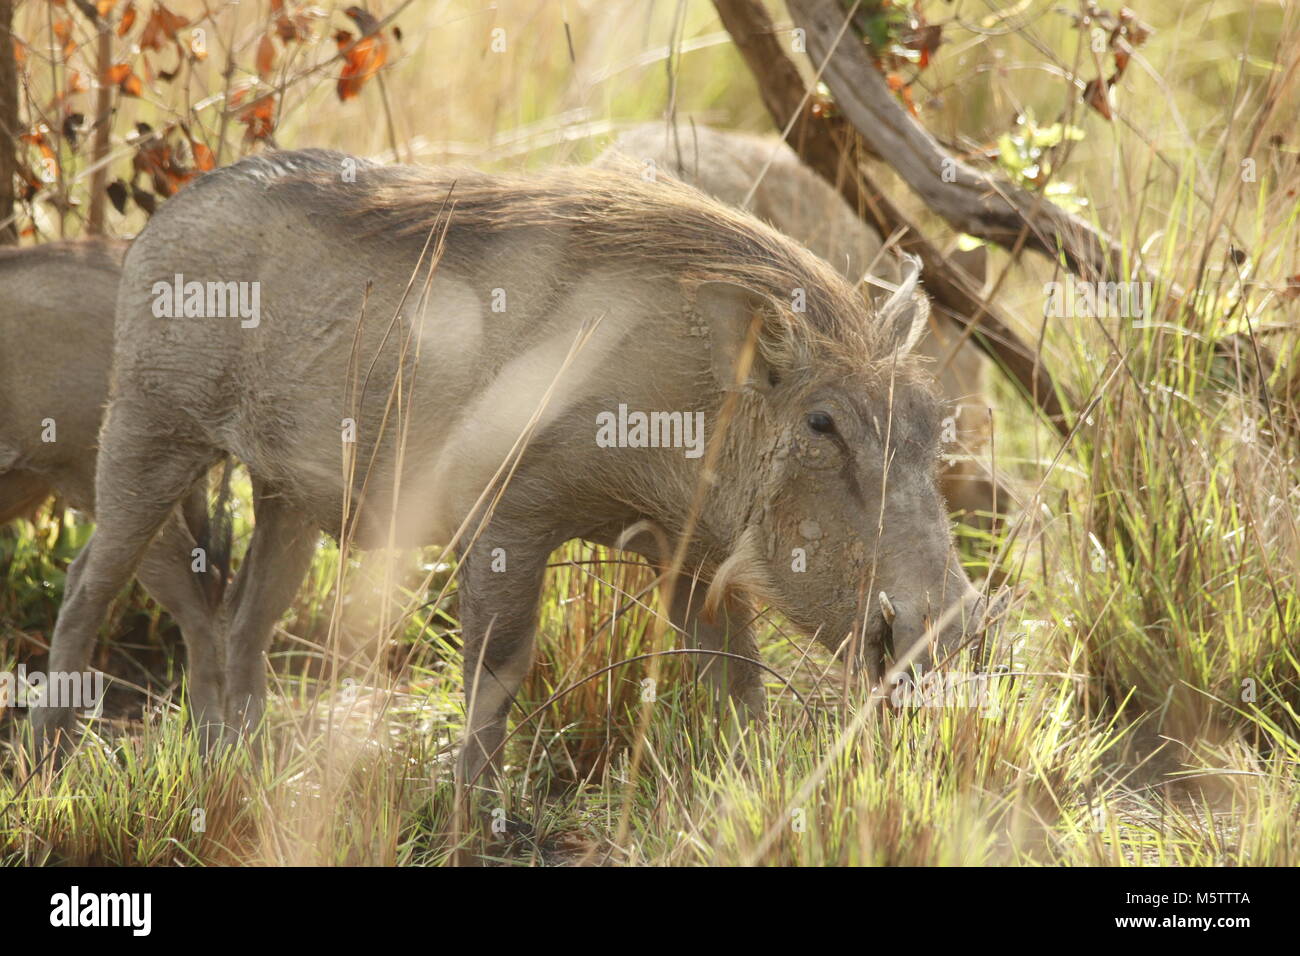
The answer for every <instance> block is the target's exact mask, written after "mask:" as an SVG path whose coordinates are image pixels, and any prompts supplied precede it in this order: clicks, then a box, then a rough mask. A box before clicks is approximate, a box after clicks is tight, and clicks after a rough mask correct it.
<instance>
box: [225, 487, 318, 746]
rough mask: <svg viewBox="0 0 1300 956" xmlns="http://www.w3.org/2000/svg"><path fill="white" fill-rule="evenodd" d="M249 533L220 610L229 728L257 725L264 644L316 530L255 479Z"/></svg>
mask: <svg viewBox="0 0 1300 956" xmlns="http://www.w3.org/2000/svg"><path fill="white" fill-rule="evenodd" d="M253 497H254V500H253V508H254V511H253V513H254V522H255V523H254V525H253V539H252V541H251V542H250V544H249V547H248V554H247V555H246V556H245V558H244V563H243V565H242V566H241V567H240V569H239V572H238V573H237V574H236V575H235V580H234V583H233V584H232V585H231V586H230V588H229V589H228V590H227V592H226V598H225V604H224V607H223V613H222V615H221V617H222V620H223V622H224V623H225V624H226V625H227V631H226V641H225V645H226V661H225V668H226V675H225V685H226V686H225V693H226V701H225V710H226V723H227V725H228V730H229V731H230V732H232V733H234V734H247V733H250V732H251V731H253V730H256V729H257V726H258V725H259V724H260V723H261V720H262V714H263V713H264V712H265V710H266V649H267V647H268V646H269V645H270V643H271V633H272V631H273V629H274V628H275V622H276V621H278V620H279V619H280V615H282V614H283V613H284V611H285V609H286V608H287V607H288V606H289V604H290V603H291V602H292V601H293V596H294V595H295V594H297V593H298V587H299V586H300V585H301V584H302V579H303V577H304V576H305V575H306V574H307V569H308V568H309V567H310V566H311V561H312V557H313V556H314V555H315V553H316V541H317V539H318V538H319V537H320V531H319V529H318V528H317V527H316V525H314V524H312V522H311V521H310V520H309V519H308V518H307V517H306V516H305V515H303V514H302V513H301V512H300V511H298V510H297V509H295V508H293V507H291V506H290V505H289V504H287V503H286V502H285V501H284V500H283V499H281V498H279V497H277V496H276V495H274V494H272V493H269V492H268V491H267V490H266V489H265V488H264V487H262V486H260V485H259V484H258V483H257V482H256V481H254V488H253Z"/></svg>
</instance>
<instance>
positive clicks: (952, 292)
mask: <svg viewBox="0 0 1300 956" xmlns="http://www.w3.org/2000/svg"><path fill="white" fill-rule="evenodd" d="M714 6H715V7H717V10H718V15H719V16H720V17H721V19H722V23H723V26H725V27H726V28H727V32H728V33H730V34H731V38H732V40H733V41H734V42H735V44H736V48H737V49H738V50H739V51H740V54H741V56H742V57H743V58H744V60H745V63H746V64H747V65H748V66H749V69H750V71H751V72H752V73H753V75H754V79H755V81H756V82H757V83H758V87H759V93H760V95H761V96H762V98H763V104H764V105H765V106H766V107H767V109H768V112H769V113H771V114H772V118H773V120H774V121H775V122H776V125H777V126H778V127H779V128H780V129H785V128H786V127H787V125H789V126H790V129H789V134H788V136H787V140H788V141H789V143H790V145H791V146H792V147H793V148H794V150H795V151H796V152H797V153H798V154H799V156H800V158H801V159H803V161H804V162H805V163H807V164H808V165H809V166H810V167H811V168H812V169H814V170H816V171H817V172H818V173H820V174H821V175H822V177H823V178H825V179H826V180H827V181H828V182H830V183H831V184H832V185H834V186H835V187H836V188H837V189H838V190H839V191H840V193H841V195H843V196H844V198H845V200H846V201H847V202H848V204H849V205H850V206H851V207H853V208H854V209H856V210H857V211H858V213H859V215H861V216H863V218H864V219H865V220H866V221H867V222H869V223H870V224H871V225H873V226H874V227H875V229H876V231H877V232H879V233H880V234H881V235H882V236H885V237H889V236H893V235H900V236H901V237H902V238H901V240H900V241H899V243H898V246H899V248H900V249H902V250H904V251H907V252H910V253H912V254H914V255H916V256H918V257H919V258H920V259H921V265H922V268H923V275H924V276H925V287H926V291H927V292H928V293H929V294H930V297H931V298H932V299H933V300H934V301H935V303H936V304H937V305H938V306H939V311H940V312H942V313H943V314H945V315H947V316H948V317H949V318H951V319H952V320H953V321H955V322H956V323H957V324H958V325H960V326H962V327H963V328H964V329H965V330H966V334H968V335H970V336H971V337H972V338H973V339H974V340H975V342H976V344H977V345H979V346H980V348H982V349H983V350H984V351H985V352H986V353H987V354H988V355H989V357H990V358H992V359H993V360H994V361H995V362H996V363H997V364H998V365H999V366H1000V367H1001V368H1002V369H1003V371H1004V372H1005V373H1006V374H1007V375H1008V376H1010V378H1011V379H1012V380H1013V381H1015V382H1016V383H1017V384H1018V385H1019V386H1020V387H1021V388H1022V389H1023V391H1024V393H1025V396H1026V397H1027V398H1028V399H1029V401H1031V402H1032V403H1033V405H1034V406H1035V407H1036V408H1038V409H1039V410H1041V411H1042V413H1043V414H1044V415H1045V416H1046V418H1047V420H1048V421H1049V422H1050V423H1051V424H1052V425H1053V426H1054V427H1055V428H1056V430H1057V431H1058V432H1060V433H1061V434H1062V435H1066V434H1068V433H1069V431H1070V427H1069V423H1068V422H1067V421H1066V418H1065V413H1064V411H1063V409H1062V399H1064V400H1065V402H1066V404H1069V405H1071V406H1072V405H1073V403H1072V402H1071V401H1070V399H1069V397H1068V396H1067V395H1066V394H1065V393H1064V391H1063V390H1062V388H1061V386H1060V385H1058V384H1057V383H1056V382H1055V380H1054V379H1053V377H1052V376H1051V374H1050V373H1049V372H1048V371H1047V369H1046V368H1044V367H1043V364H1042V359H1041V357H1040V356H1039V354H1038V351H1037V350H1036V349H1034V348H1032V347H1031V346H1029V345H1027V344H1026V343H1025V342H1024V341H1022V340H1021V339H1020V337H1019V336H1018V335H1017V334H1016V333H1015V331H1013V330H1012V328H1011V326H1010V325H1009V324H1008V322H1007V320H1006V318H1005V317H1004V316H1003V314H1002V313H1001V311H1000V310H999V309H998V308H997V307H996V306H994V305H993V304H992V303H991V302H988V301H986V300H985V299H984V297H983V296H982V295H981V294H980V291H979V289H978V288H977V287H976V283H975V282H974V281H973V280H972V279H971V277H970V276H969V275H967V273H966V272H965V271H964V270H963V269H961V268H960V267H958V266H956V265H955V264H954V263H952V262H950V261H949V260H948V259H947V258H946V257H945V256H944V255H943V253H941V252H940V251H939V250H938V249H937V248H936V247H935V246H934V245H933V244H932V243H930V242H929V241H927V240H926V239H925V237H924V236H923V235H922V234H921V232H920V231H919V230H918V229H917V228H916V227H915V226H914V225H913V224H912V223H911V222H910V221H908V219H907V217H906V216H904V215H903V213H902V212H901V211H900V210H899V209H898V208H897V207H895V206H894V204H893V203H891V202H890V201H889V199H888V198H887V197H886V196H885V195H884V194H883V193H882V192H881V191H880V189H878V188H877V187H876V185H875V184H874V183H873V182H872V181H871V180H870V179H869V178H868V177H867V175H866V173H865V172H863V170H862V169H861V165H860V164H859V163H858V162H857V155H856V151H857V150H859V149H860V148H861V145H862V142H863V141H862V139H861V137H860V134H859V132H858V131H857V130H855V129H854V128H853V127H852V126H850V125H849V124H848V123H846V122H844V120H842V119H837V118H827V117H825V116H819V115H814V113H813V109H812V106H813V103H812V101H811V99H810V97H809V96H808V92H807V88H806V87H805V86H804V82H803V78H802V77H801V76H800V75H799V70H798V68H797V67H796V66H795V64H794V63H793V62H792V61H791V60H790V58H789V57H788V56H786V53H785V50H784V49H782V46H781V43H780V41H779V40H778V39H777V37H776V31H775V27H774V25H773V23H772V20H771V18H770V17H769V16H768V13H767V10H766V8H765V7H764V6H763V4H762V3H761V2H760V0H714ZM872 72H875V71H874V70H873V71H872ZM867 152H869V153H874V152H875V151H874V150H867Z"/></svg>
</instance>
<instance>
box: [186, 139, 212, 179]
mask: <svg viewBox="0 0 1300 956" xmlns="http://www.w3.org/2000/svg"><path fill="white" fill-rule="evenodd" d="M190 152H192V153H193V154H194V166H195V168H196V169H198V170H199V171H200V172H204V173H207V172H211V171H212V170H214V169H216V168H217V161H216V158H215V157H214V156H213V155H212V150H210V149H208V148H207V147H206V146H204V145H203V144H202V143H200V142H199V141H198V140H194V139H192V140H190Z"/></svg>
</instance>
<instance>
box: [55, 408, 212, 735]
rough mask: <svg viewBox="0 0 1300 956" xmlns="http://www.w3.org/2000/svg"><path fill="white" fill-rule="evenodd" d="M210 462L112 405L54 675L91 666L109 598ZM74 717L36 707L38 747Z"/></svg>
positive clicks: (146, 417) (158, 425)
mask: <svg viewBox="0 0 1300 956" xmlns="http://www.w3.org/2000/svg"><path fill="white" fill-rule="evenodd" d="M210 460H211V455H210V454H209V453H208V452H207V450H206V449H202V448H199V447H196V446H192V445H186V444H184V443H182V442H179V441H177V439H176V437H175V436H174V434H172V433H171V431H170V430H169V429H168V428H167V427H166V425H165V423H163V422H159V421H158V420H157V419H156V418H155V417H154V415H152V414H151V410H149V409H145V408H141V407H140V406H137V405H133V404H131V403H127V402H123V401H117V402H114V403H113V404H112V405H111V406H110V408H109V411H108V415H107V419H106V421H105V423H104V428H103V431H102V432H101V435H100V452H99V461H98V466H97V468H98V470H97V473H96V478H95V502H96V507H95V511H96V513H97V515H98V523H97V525H96V527H95V531H94V533H93V534H92V535H91V538H90V542H89V543H88V544H87V545H86V547H85V548H84V549H83V550H82V552H81V554H80V555H78V556H77V559H76V560H75V561H73V562H72V565H71V567H70V568H69V570H68V579H67V585H66V589H65V591H64V595H63V605H62V607H61V608H60V609H59V619H58V623H57V624H56V626H55V628H54V636H53V638H52V639H51V641H50V662H49V670H50V672H51V674H52V675H53V674H75V673H81V672H84V671H85V670H86V667H87V665H88V664H89V663H90V652H91V649H92V647H93V645H94V641H95V637H96V635H97V634H98V632H99V628H100V626H101V625H102V624H103V622H104V617H105V616H106V614H107V613H108V606H109V604H110V602H112V600H113V598H114V597H115V596H116V595H117V593H118V592H119V591H120V590H121V589H122V587H123V586H124V585H125V584H126V583H127V582H128V581H130V580H131V577H132V575H133V574H134V573H135V571H136V568H137V566H138V565H139V564H140V560H141V558H142V556H143V555H144V553H145V549H146V548H148V546H149V542H150V540H151V539H152V538H153V536H154V534H155V533H156V532H157V531H158V529H159V528H160V527H161V526H162V524H163V523H164V522H165V521H166V520H167V519H168V516H169V515H171V514H173V513H174V511H175V507H176V504H177V502H178V501H180V500H181V498H182V497H183V496H184V495H185V493H186V492H187V491H188V490H189V489H190V487H191V486H192V485H193V484H194V483H195V482H196V481H197V480H198V479H199V477H200V476H201V475H202V474H203V472H204V469H206V468H207V466H208V464H209V463H210ZM186 569H188V565H187V566H186ZM52 703H57V702H52ZM73 716H74V715H73V708H72V707H71V706H49V707H37V708H34V709H33V711H32V724H33V729H34V731H35V733H36V737H37V744H38V746H40V747H41V748H42V749H43V748H44V747H45V746H47V745H49V744H50V743H52V742H53V741H54V739H55V737H56V736H57V735H58V732H59V731H64V734H65V740H66V735H67V734H68V733H69V732H70V731H71V729H72V722H73Z"/></svg>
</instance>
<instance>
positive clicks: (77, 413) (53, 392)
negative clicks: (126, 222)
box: [0, 239, 223, 727]
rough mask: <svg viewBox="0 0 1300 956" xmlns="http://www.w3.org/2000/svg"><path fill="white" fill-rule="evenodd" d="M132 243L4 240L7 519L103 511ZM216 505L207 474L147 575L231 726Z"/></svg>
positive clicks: (2, 502)
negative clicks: (117, 316) (220, 628)
mask: <svg viewBox="0 0 1300 956" xmlns="http://www.w3.org/2000/svg"><path fill="white" fill-rule="evenodd" d="M126 249H127V244H126V243H125V242H120V241H114V240H107V239H93V240H82V241H77V242H51V243H46V244H44V245H40V246H33V247H29V248H22V249H4V250H0V524H3V523H5V522H7V521H10V520H12V519H14V518H18V517H23V516H30V515H31V514H32V513H33V512H34V511H35V510H36V508H37V506H38V505H40V504H41V503H42V502H43V501H45V499H46V498H48V497H49V496H50V495H51V494H53V493H56V492H57V493H58V494H59V495H60V496H61V497H62V498H63V500H64V501H65V502H66V503H67V504H68V505H70V506H71V507H73V508H76V509H78V510H79V511H84V512H85V513H87V514H89V515H94V513H95V454H96V442H97V439H98V436H99V426H100V421H101V418H102V415H103V411H104V405H105V403H106V402H107V401H108V380H109V365H110V360H111V358H112V352H113V310H114V306H115V304H116V301H117V283H118V278H119V275H120V273H121V264H122V256H123V255H124V254H125V252H126ZM206 510H207V498H206V494H205V488H204V483H203V482H202V481H200V482H198V483H197V484H196V485H195V486H194V487H193V488H192V489H191V490H190V492H189V493H188V494H187V495H186V496H185V498H184V501H183V507H178V508H176V509H175V510H173V511H172V512H171V513H170V514H169V515H168V516H167V520H166V521H165V523H164V527H163V529H162V530H161V531H160V532H159V533H158V535H157V536H156V538H155V540H154V543H153V545H152V546H151V547H150V548H149V550H148V551H147V552H146V554H145V556H144V558H143V560H142V561H141V562H140V566H139V569H138V573H139V578H140V582H141V583H142V584H143V585H144V587H145V590H147V591H148V592H149V594H150V595H151V596H152V597H153V598H154V600H156V601H158V602H159V603H160V604H162V605H163V607H165V608H166V609H167V610H168V611H169V612H170V613H171V615H172V617H173V618H175V620H176V622H177V623H178V624H179V625H180V627H181V631H182V633H183V635H184V637H185V645H186V649H187V652H188V655H189V664H190V695H191V696H190V701H191V704H192V709H193V713H194V719H195V722H196V723H197V724H198V725H200V726H203V725H205V724H207V725H210V726H213V727H219V726H220V721H221V710H222V708H221V701H220V683H221V670H222V666H223V662H221V661H219V660H218V659H217V652H216V641H215V640H214V635H213V632H212V628H213V625H214V621H213V612H214V610H215V600H216V599H217V597H218V595H219V591H220V586H221V575H220V573H219V571H218V568H217V567H215V566H214V565H213V563H212V562H210V561H209V560H208V559H214V560H215V564H217V565H220V564H222V563H223V557H222V556H221V555H220V554H217V555H214V554H213V553H212V551H213V548H212V542H211V541H210V540H209V530H210V529H209V522H208V518H207V514H206ZM195 548H201V549H202V552H203V554H202V555H201V556H196V554H195V550H194V549H195ZM218 550H220V549H218ZM196 568H197V569H198V570H195V569H196ZM83 669H84V667H79V668H77V670H83ZM50 670H51V671H52V672H55V673H57V668H54V667H51V668H50ZM65 676H66V675H65Z"/></svg>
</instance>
